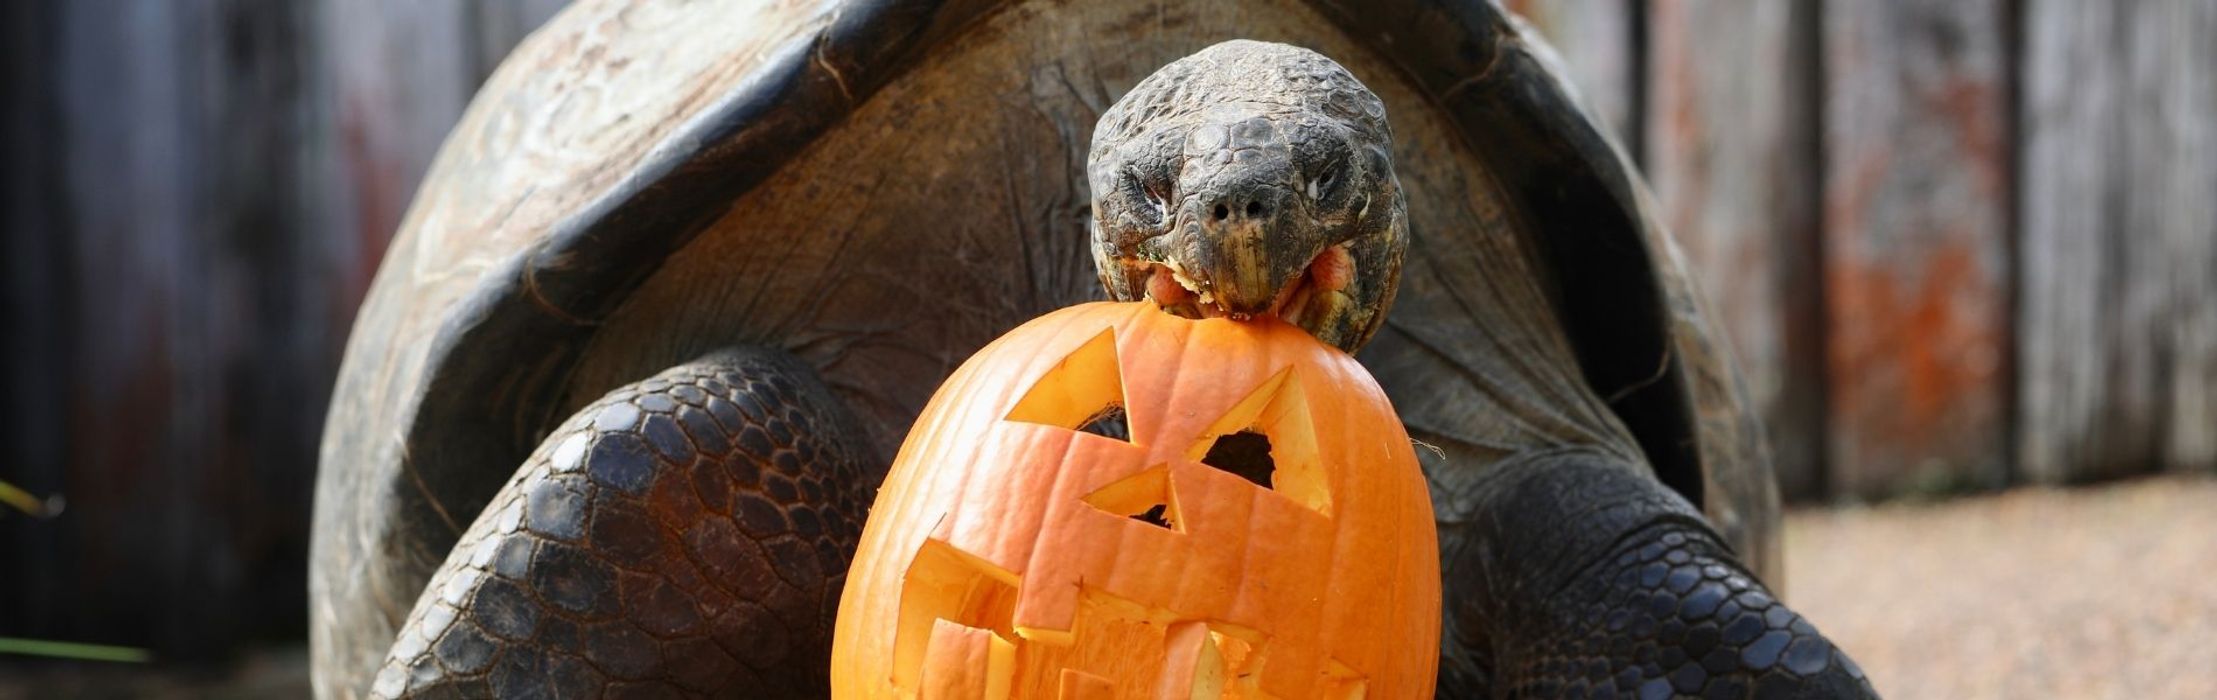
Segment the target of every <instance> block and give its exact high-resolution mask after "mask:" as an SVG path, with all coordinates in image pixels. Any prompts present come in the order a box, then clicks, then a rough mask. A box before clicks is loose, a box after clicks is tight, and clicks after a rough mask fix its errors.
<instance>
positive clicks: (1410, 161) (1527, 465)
mask: <svg viewBox="0 0 2217 700" xmlns="http://www.w3.org/2000/svg"><path fill="white" fill-rule="evenodd" d="M1235 39H1244V40H1253V41H1229V42H1228V40H1235ZM1224 42H1228V43H1224ZM1271 42H1276V43H1271ZM1294 46H1299V47H1305V48H1294ZM1312 50H1313V51H1312ZM1188 56H1190V57H1189V58H1184V59H1183V60H1179V59H1181V57H1188ZM1327 56H1328V57H1330V58H1329V59H1327V58H1325V57H1327ZM1335 60H1336V62H1335ZM1165 66H1168V67H1165ZM1343 66H1344V68H1343ZM1158 68H1161V69H1162V70H1161V72H1160V73H1156V70H1157V69H1158ZM1150 74H1152V75H1153V77H1152V78H1150V77H1149V76H1150ZM1561 75H1562V74H1561V71H1560V70H1558V69H1557V68H1556V67H1555V65H1554V59H1553V58H1552V57H1551V54H1550V52H1549V51H1548V50H1547V49H1546V48H1545V47H1544V46H1543V45H1541V44H1540V42H1539V41H1538V39H1537V38H1536V37H1534V36H1533V35H1532V34H1531V32H1530V31H1528V30H1527V29H1525V28H1523V27H1521V26H1520V25H1519V23H1518V21H1517V20H1516V19H1514V18H1513V17H1511V16H1509V15H1507V14H1506V13H1504V12H1503V11H1502V10H1501V9H1500V8H1498V7H1496V6H1495V5H1493V4H1491V3H1490V2H1482V1H1477V0H1390V1H1388V0H1378V1H1376V2H1367V3H1355V2H1342V1H1340V0H1315V1H1314V2H1308V3H1303V2H1296V1H1294V0H1237V1H1234V2H1216V3H1185V2H1144V1H1121V0H1119V1H1108V0H1028V1H1025V2H994V1H988V0H970V1H957V2H936V1H932V0H820V1H817V2H780V3H768V2H759V3H757V2H725V3H694V4H681V3H663V2H648V1H641V2H636V3H629V2H618V1H602V0H587V1H586V2H581V3H580V4H578V5H576V6H573V7H571V8H569V9H568V10H566V11H564V12H563V13H562V14H561V15H560V16H558V17H557V18H556V19H555V20H554V21H553V22H552V23H551V24H550V25H548V26H547V27H545V28H543V29H541V30H539V31H538V32H537V33H536V34H534V35H533V36H532V37H531V38H530V39H529V40H527V41H526V42H524V44H523V45H522V46H521V47H519V48H518V49H517V50H516V52H515V54H514V55H513V56H511V57H510V58H509V59H508V60H507V61H506V62H505V63H504V64H502V66H501V67H500V68H499V70H498V71H496V72H495V73H494V75H493V76H492V78H491V80H490V82H489V83H488V84H487V85H486V86H485V88H484V89H483V90H482V91H481V92H480V93H479V95H478V97H477V99H476V100H475V101H474V102H473V103H472V104H471V106H470V108H469V110H468V112H467V114H465V116H464V117H463V119H462V122H461V124H460V125H459V126H458V127H456V128H455V130H454V132H453V134H452V135H451V136H450V137H449V138H448V140H447V142H446V144H445V146H444V148H443V149H442V150H441V152H440V154H439V156H438V158H437V160H436V163H435V164H434V165H433V167H432V171H431V173H430V175H429V177H428V178H427V180H426V182H425V184H424V186H423V189H422V190H421V191H420V192H419V193H418V195H417V197H416V200H415V203H414V205H413V207H412V209H411V210H410V211H409V213H408V215H407V217H406V220H405V221H404V223H403V224H402V226H401V230H400V232H399V235H398V237H397V238H396V239H395V242H394V243H393V246H392V248H391V250H390V251H389V252H388V254H387V255H386V257H385V261H384V265H383V267H382V268H381V269H380V271H379V273H378V276H377V279H376V283H375V286H374V288H373V289H372V291H371V293H370V296H369V299H368V302H367V303H366V305H365V306H364V308H363V310H362V312H361V316H360V319H359V320H358V321H357V323H356V325H355V328H354V333H353V337H352V340H351V341H350V343H349V345H348V347H347V352H346V360H345V364H344V368H343V370H342V372H341V377H340V380H339V384H338V387H337V390H336V393H335V398H334V399H333V402H332V407H331V413H330V418H329V422H328V425H327V428H326V435H325V438H324V443H323V449H322V455H321V458H322V473H321V476H320V477H319V480H318V484H317V492H316V518H315V534H314V551H313V553H312V562H311V565H312V567H313V569H312V573H311V584H310V585H311V597H312V609H311V611H310V612H311V617H312V620H313V630H312V635H313V636H312V645H313V646H312V648H313V661H314V680H315V687H316V691H317V694H318V695H319V696H322V697H359V696H365V695H369V696H421V697H438V696H447V695H461V696H484V695H500V696H521V695H529V696H538V695H543V694H552V695H561V696H569V695H598V694H602V693H603V692H606V693H609V694H632V693H637V694H644V695H653V696H660V695H729V696H743V697H770V696H781V695H793V696H812V695H820V694H822V693H823V692H824V690H823V689H824V688H825V684H826V679H825V674H826V671H825V668H826V662H827V652H826V649H827V648H828V644H829V639H828V630H829V629H830V624H829V618H830V616H831V614H832V611H833V610H834V609H835V607H836V602H837V601H836V598H837V596H838V593H839V590H840V580H841V578H842V572H843V571H844V570H845V567H846V566H847V559H848V557H849V556H851V553H852V548H853V542H854V537H855V535H856V533H857V531H858V529H859V523H860V521H861V519H862V518H863V517H864V515H865V513H864V512H863V511H864V510H865V508H866V504H867V503H868V502H869V498H870V494H871V493H872V492H873V491H874V489H875V488H876V484H877V482H878V480H879V479H880V478H881V477H882V475H883V473H884V470H885V467H886V465H887V464H888V463H889V461H890V457H891V455H892V453H893V451H894V449H895V448H896V446H897V445H898V443H899V441H900V440H901V438H902V436H903V434H904V433H905V431H906V429H907V427H908V425H909V423H910V421H911V420H913V419H914V418H915V417H916V415H917V412H918V411H919V409H920V408H921V406H922V404H923V402H924V400H925V399H926V398H927V397H928V396H929V394H930V393H931V391H932V390H933V388H934V387H935V386H936V384H937V383H938V381H939V380H940V379H941V378H943V377H945V376H946V374H947V373H948V372H949V371H950V370H951V369H952V368H954V367H955V366H956V365H957V364H959V363H960V362H961V361H962V360H963V358H965V357H966V356H967V355H969V354H970V353H971V352H972V351H974V350H975V349H977V348H978V347H980V346H981V345H983V344H984V343H985V342H987V341H988V340H990V339H991V338H993V337H994V336H995V335H997V334H999V333H1001V332H1003V331H1005V330H1007V329H1010V328H1012V327H1014V326H1016V325H1017V324H1019V323H1020V322H1022V321H1024V320H1026V319H1028V318H1031V317H1033V316H1035V315H1038V314H1040V313H1042V312H1045V311H1047V310H1050V309H1054V308H1058V307H1061V306H1064V305H1067V304H1071V303H1074V302H1078V301H1082V300H1086V299H1094V298H1100V297H1102V296H1103V295H1104V288H1105V294H1106V296H1110V297H1115V298H1119V299H1126V300H1131V299H1153V300H1155V301H1156V302H1157V303H1158V304H1160V305H1162V306H1163V307H1164V308H1165V309H1167V310H1170V311H1173V312H1177V313H1185V314H1199V315H1228V316H1232V317H1235V318H1237V317H1240V316H1244V315H1254V314H1280V315H1281V316H1282V317H1284V318H1287V319H1289V320H1293V321H1295V322H1296V323H1298V324H1299V325H1301V326H1302V327H1304V328H1307V329H1309V330H1311V331H1312V332H1313V333H1315V334H1317V335H1318V336H1319V337H1320V338H1323V339H1325V340H1327V341H1330V342H1333V343H1336V344H1338V345H1340V346H1341V347H1343V348H1346V349H1349V350H1350V351H1353V350H1356V349H1358V348H1359V350H1360V353H1359V354H1358V356H1357V357H1358V358H1359V359H1360V360H1361V361H1362V362H1363V363H1364V364H1365V366H1367V367H1368V368H1369V369H1370V370H1371V371H1372V372H1374V373H1375V375H1376V377H1377V379H1378V380H1379V382H1380V383H1381V384H1382V385H1383V386H1384V387H1385V388H1386V389H1387V391H1388V393H1389V394H1390V396H1391V397H1392V399H1393V401H1394V403H1395V405H1396V408H1397V410H1398V411H1399V412H1400V414H1401V416H1402V418H1403V420H1404V421H1405V423H1406V426H1407V428H1408V431H1409V433H1410V434H1411V435H1412V436H1413V437H1414V438H1416V440H1417V441H1418V442H1419V445H1416V446H1413V447H1412V449H1417V450H1418V451H1419V452H1418V453H1419V454H1420V456H1421V459H1422V462H1423V464H1424V466H1425V469H1426V472H1427V479H1428V481H1429V483H1430V484H1431V488H1432V494H1433V500H1434V503H1435V507H1436V518H1437V522H1438V527H1439V534H1440V538H1439V539H1440V544H1441V552H1440V556H1441V557H1442V560H1441V561H1442V570H1443V572H1444V574H1443V576H1444V580H1443V583H1444V587H1445V590H1446V597H1447V601H1446V602H1447V605H1446V611H1445V620H1444V629H1445V635H1444V640H1443V643H1442V648H1441V649H1439V650H1437V653H1439V654H1440V655H1441V663H1440V668H1441V671H1440V677H1439V692H1440V694H1441V695H1443V696H1450V697H1472V696H1480V695H1494V696H1503V695H1516V696H1553V695H1572V694H1577V695H1584V694H1587V693H1588V692H1589V691H1591V692H1593V693H1594V694H1598V695H1610V694H1615V695H1623V696H1627V697H1630V696H1638V697H1660V696H1667V695H1670V694H1673V693H1676V694H1681V695H1692V696H1701V697H1742V696H1749V695H1752V696H1756V697H1788V696H1804V695H1807V696H1826V697H1831V696H1857V695H1864V694H1868V693H1869V692H1870V689H1869V684H1868V683H1867V682H1865V681H1864V680H1863V677H1862V674H1861V672H1860V671H1859V670H1857V669H1856V668H1855V666H1854V664H1853V663H1852V662H1851V661H1849V660H1848V659H1847V657H1846V656H1845V655H1843V654H1841V653H1840V652H1838V651H1837V650H1836V649H1834V648H1833V647H1832V646H1831V644H1830V643H1829V642H1827V641H1825V640H1824V638H1823V637H1822V636H1820V635H1818V634H1817V632H1816V631H1815V629H1814V628H1813V627H1811V626H1810V625H1809V623H1808V622H1806V621H1805V620H1803V619H1801V618H1800V617H1798V616H1797V615H1795V614H1794V613H1793V612H1791V611H1790V610H1788V609H1786V608H1785V607H1784V606H1782V605H1780V604H1779V603H1778V602H1777V601H1776V600H1775V599H1774V598H1773V597H1772V594H1770V593H1769V592H1768V591H1767V589H1766V587H1765V585H1764V583H1762V581H1769V582H1771V583H1772V584H1776V583H1777V581H1778V575H1779V574H1778V566H1779V556H1778V545H1777V540H1778V521H1777V497H1776V495H1775V489H1774V486H1773V481H1772V476H1771V473H1770V471H1769V465H1768V463H1767V459H1766V456H1765V454H1764V448H1763V446H1762V443H1761V440H1760V438H1759V436H1758V432H1757V430H1756V426H1755V423H1754V422H1753V420H1752V419H1751V418H1750V416H1749V414H1748V412H1747V410H1746V406H1745V403H1744V400H1743V399H1742V397H1741V392H1740V389H1739V386H1738V380H1737V378H1736V376H1735V374H1734V372H1733V370H1732V368H1731V366H1730V363H1729V362H1728V361H1727V360H1726V359H1725V357H1724V356H1723V354H1722V351H1721V349H1720V344H1719V343H1718V342H1717V341H1718V338H1717V336H1716V331H1715V330H1714V329H1713V327H1711V326H1709V325H1708V324H1707V321H1705V319H1704V316H1703V313H1702V310H1701V305H1700V304H1699V303H1698V301H1697V300H1696V299H1695V297H1694V295H1693V294H1692V292H1691V288H1690V286H1689V285H1688V283H1687V280H1686V277H1685V275H1686V271H1685V269H1684V266H1683V264H1682V263H1681V262H1680V260H1679V259H1678V257H1677V254H1676V252H1675V251H1674V250H1673V248H1672V247H1671V243H1670V241H1669V239H1668V238H1667V236H1666V235H1665V233H1664V232H1663V231H1662V229H1661V228H1660V226H1659V225H1658V224H1657V223H1656V219H1655V217H1654V215H1653V214H1652V213H1651V212H1650V208H1649V204H1648V202H1647V201H1646V197H1647V195H1646V194H1645V193H1644V191H1643V189H1642V187H1641V185H1640V184H1639V182H1638V181H1637V178H1636V176H1635V175H1634V173H1633V172H1632V170H1631V169H1630V166H1629V165H1628V164H1627V162H1626V160H1625V158H1624V157H1623V155H1622V154H1620V153H1619V152H1618V151H1617V149H1616V148H1615V147H1614V146H1613V145H1612V144H1611V142H1610V141H1609V140H1608V139H1607V138H1606V137H1605V136H1604V135H1603V134H1602V133H1601V132H1600V131H1598V130H1597V128H1596V127H1595V126H1594V122H1593V120H1592V119H1590V118H1589V116H1588V115H1586V114H1585V113H1583V112H1582V111H1581V107H1580V106H1579V104H1578V102H1577V100H1576V98H1575V97H1574V96H1573V94H1572V92H1571V91H1570V89H1569V88H1568V87H1567V86H1566V85H1565V84H1564V83H1563V81H1562V78H1561ZM1389 117H1390V127H1389V126H1388V120H1389ZM1097 125H1098V126H1097ZM1389 308H1390V313H1389V312H1388V311H1387V310H1388V309H1389ZM1366 341H1367V342H1366ZM519 465H520V467H519ZM1331 604H1340V605H1360V604H1361V601H1359V600H1357V601H1331ZM1409 653H1434V651H1433V650H1416V649H1412V650H1409Z"/></svg>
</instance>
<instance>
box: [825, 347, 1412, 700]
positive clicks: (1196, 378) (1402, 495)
mask: <svg viewBox="0 0 2217 700" xmlns="http://www.w3.org/2000/svg"><path fill="white" fill-rule="evenodd" d="M1127 429H1128V435H1129V438H1128V439H1127V438H1125V437H1124V434H1127ZM1437 550H1438V545H1437V539H1436V536H1435V534H1434V532H1433V523H1432V511H1431V503H1430V501H1429V500H1428V496H1427V493H1426V488H1425V484H1424V481H1423V477H1422V475H1421V474H1420V473H1419V471H1418V467H1417V464H1416V455H1415V453H1414V451H1413V450H1412V448H1411V444H1410V442H1409V438H1408V435H1407V433H1406V432H1404V431H1403V429H1402V427H1401V423H1400V421H1399V420H1398V419H1397V418H1396V417H1395V415H1394V413H1393V409H1392V406H1391V405H1390V404H1389V403H1388V402H1387V400H1386V397H1385V394H1384V393H1383V392H1382V391H1380V390H1379V388H1378V386H1377V385H1376V384H1375V383H1374V382H1373V381H1372V380H1371V378H1370V375H1369V374H1368V373H1366V372H1365V371H1364V370H1363V369H1362V367H1361V366H1360V365H1358V364H1357V363H1356V362H1355V360H1354V359H1353V358H1351V357H1348V356H1347V355H1346V354H1344V353H1342V352H1340V351H1339V350H1337V349H1334V348H1331V347H1329V346H1326V345H1324V344H1322V343H1320V342H1318V341H1316V340H1315V339H1314V338H1311V337H1310V336H1309V335H1308V334H1307V333H1305V332H1303V331H1301V330H1300V329H1298V328H1295V327H1293V326H1290V325H1286V324H1284V323H1280V322H1278V321H1276V320H1274V319H1273V320H1262V321H1255V322H1233V321H1229V320H1223V319H1214V320H1198V321H1197V320H1190V319H1185V318H1180V317H1177V316H1173V315H1171V314H1167V313H1163V312H1161V311H1159V310H1157V309H1156V308H1154V307H1153V306H1151V305H1147V304H1144V303H1130V304H1117V303H1095V304H1086V305H1081V306H1076V307H1072V308H1068V309H1064V310H1061V311H1057V312H1054V313H1051V314H1048V315H1046V316H1043V317H1041V318H1039V319H1037V320H1034V321H1032V322H1030V323H1027V324H1025V325H1024V326H1022V327H1020V328H1017V329H1016V330H1015V331H1012V332H1010V333H1009V334H1008V335H1006V336H1003V337H1002V338H1001V339H999V340H997V341H994V342H993V343H992V344H991V345H988V346H987V347H986V348H985V349H984V350H981V351H979V352H978V354H977V355H976V356H975V357H972V358H971V359H970V360H969V362H967V363H964V364H963V366H962V367H961V368H960V369H958V370H956V371H955V373H954V375H953V376H952V377H950V378H948V380H947V382H946V383H945V384H943V385H941V386H940V388H939V391H938V393H937V394H936V395H934V396H933V397H932V399H931V402H930V403H929V404H928V405H927V406H926V407H925V408H924V412H923V415H922V416H921V417H919V418H918V419H917V422H916V426H915V428H914V429H913V431H912V432H910V434H909V436H908V440H907V442H906V443H905V444H904V445H902V447H901V451H900V455H899V457H898V458H897V459H895V461H894V463H893V468H892V471H891V473H890V474H889V476H888V477H887V479H886V482H885V485H884V487H883V488H882V489H881V490H880V491H879V492H878V497H877V502H876V505H875V507H873V508H872V510H871V514H870V519H869V524H868V525H867V526H866V527H865V529H864V532H863V536H862V543H861V546H860V549H859V551H858V552H857V556H856V559H855V562H854V566H853V568H852V569H851V570H850V571H849V572H848V579H847V583H846V589H845V593H844V595H843V597H842V598H841V601H840V606H839V618H838V623H837V628H836V632H835V638H834V643H833V648H832V688H833V695H834V696H835V697H841V698H877V697H919V696H920V697H926V698H930V697H947V698H980V697H991V698H1000V697H1019V698H1155V697H1180V698H1185V697H1212V698H1213V697H1247V698H1254V697H1300V698H1306V697H1333V698H1351V697H1365V696H1367V697H1372V698H1403V697H1429V696H1430V694H1431V687H1432V683H1433V680H1434V671H1435V666H1436V664H1437V654H1438V649H1439V624H1440V619H1439V615H1440V612H1439V606H1440V589H1439V563H1438V556H1439V555H1438V551H1437Z"/></svg>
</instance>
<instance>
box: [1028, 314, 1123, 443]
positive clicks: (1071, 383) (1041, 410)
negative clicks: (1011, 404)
mask: <svg viewBox="0 0 2217 700" xmlns="http://www.w3.org/2000/svg"><path fill="white" fill-rule="evenodd" d="M1124 406H1125V403H1124V374H1123V372H1122V371H1121V370H1119V369H1118V368H1117V360H1116V332H1115V331H1114V330H1104V331H1101V334H1100V335H1096V336H1093V339H1092V340H1089V341H1086V343H1085V345H1083V346H1080V347H1079V348H1078V349H1077V351H1075V352H1072V353H1070V355H1069V356H1068V357H1064V358H1062V362H1060V363H1057V364H1056V365H1055V366H1054V368H1053V369H1050V370H1047V374H1046V375H1044V376H1041V377H1040V378H1039V381H1038V382H1036V383H1034V384H1032V386H1031V388H1030V389H1028V390H1025V392H1024V398H1023V399H1021V400H1019V401H1017V402H1016V407H1015V408H1012V409H1009V412H1008V419H1009V420H1012V421H1017V422H1021V423H1038V424H1041V425H1052V426H1055V427H1058V428H1064V429H1067V430H1076V431H1080V432H1085V433H1091V434H1094V435H1099V436H1102V437H1106V438H1111V439H1116V440H1124V441H1127V442H1128V441H1130V440H1131V421H1130V419H1129V417H1128V416H1126V415H1125V413H1124Z"/></svg>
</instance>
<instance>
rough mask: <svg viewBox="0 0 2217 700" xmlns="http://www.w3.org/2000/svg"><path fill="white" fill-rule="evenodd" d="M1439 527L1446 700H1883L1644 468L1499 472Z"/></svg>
mask: <svg viewBox="0 0 2217 700" xmlns="http://www.w3.org/2000/svg"><path fill="white" fill-rule="evenodd" d="M1474 488H1475V489H1477V491H1478V493H1476V494H1475V495H1476V496H1477V503H1478V507H1477V508H1475V509H1474V510H1473V511H1472V512H1473V513H1475V514H1476V516H1475V518H1474V519H1472V520H1471V521H1469V522H1467V523H1463V524H1461V525H1458V526H1450V527H1447V528H1443V529H1442V530H1441V540H1442V542H1441V546H1442V550H1443V553H1444V559H1443V560H1442V563H1443V565H1444V567H1443V571H1442V575H1443V576H1444V577H1445V578H1446V584H1447V585H1446V591H1447V593H1448V600H1447V601H1446V603H1447V611H1446V615H1447V619H1446V626H1445V628H1444V633H1445V634H1444V639H1443V640H1442V644H1443V646H1444V647H1445V648H1444V654H1443V656H1442V657H1441V664H1440V689H1439V694H1440V696H1441V697H1455V698H1469V697H1546V698H1553V697H1623V698H1642V699H1643V700H1647V699H1657V698H1671V697H1694V698H1868V697H1876V696H1877V692H1876V691H1874V690H1873V689H1872V688H1871V685H1870V682H1869V681H1868V680H1866V679H1865V678H1864V677H1863V672H1862V670H1861V669H1859V668H1857V667H1856V665H1855V662H1854V661H1852V660H1850V659H1848V656H1847V654H1846V653H1845V652H1843V651H1841V650H1839V649H1838V648H1836V647H1834V646H1833V645H1832V643H1831V642H1830V641H1828V640H1826V639H1825V638H1824V636H1823V635H1821V634H1819V633H1818V632H1817V629H1816V628H1815V627H1814V626H1812V625H1810V623H1809V621H1808V620H1806V619H1803V618H1802V617H1801V616H1800V615H1798V614H1796V613H1794V611H1792V610H1790V609H1788V608H1787V607H1786V606H1785V604H1783V603H1781V602H1779V601H1778V599H1777V597H1776V596H1775V595H1773V594H1772V593H1771V592H1770V591H1769V590H1768V589H1766V588H1765V587H1764V586H1763V583H1762V581H1760V580H1757V579H1756V577H1755V575H1754V574H1752V573H1749V571H1748V570H1747V568H1746V567H1743V566H1741V565H1740V563H1739V562H1738V561H1737V560H1736V558H1735V557H1734V555H1733V553H1732V550H1731V549H1730V548H1728V547H1726V546H1725V545H1724V543H1723V540H1722V539H1720V538H1719V537H1718V536H1717V535H1716V533H1715V532H1713V531H1711V530H1710V529H1709V526H1708V524H1707V523H1706V522H1705V521H1704V520H1703V519H1702V517H1701V514H1700V511H1698V510H1696V509H1695V508H1694V507H1693V506H1692V505H1691V504H1689V503H1687V502H1686V500H1685V499H1684V498H1681V497H1680V496H1679V495H1678V494H1677V493H1675V492H1672V491H1671V490H1670V489H1669V488H1667V487H1665V486H1663V485H1662V484H1661V483H1659V482H1657V481H1655V480H1654V479H1653V478H1651V477H1649V475H1647V474H1646V472H1645V470H1644V469H1642V468H1640V467H1639V466H1637V465H1633V464H1628V463H1625V462H1623V461H1621V460H1618V459H1614V458H1611V457H1606V456H1602V455H1598V454H1593V453H1588V452H1580V451H1571V452H1560V453H1554V454H1547V455H1539V456H1530V457H1525V458H1519V459H1513V460H1510V461H1509V462H1506V463H1503V464H1500V465H1496V466H1495V467H1494V468H1493V469H1492V470H1491V471H1490V472H1489V473H1488V474H1487V475H1486V476H1485V477H1484V478H1483V481H1481V482H1479V483H1478V484H1476V485H1475V486H1474Z"/></svg>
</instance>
